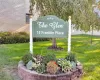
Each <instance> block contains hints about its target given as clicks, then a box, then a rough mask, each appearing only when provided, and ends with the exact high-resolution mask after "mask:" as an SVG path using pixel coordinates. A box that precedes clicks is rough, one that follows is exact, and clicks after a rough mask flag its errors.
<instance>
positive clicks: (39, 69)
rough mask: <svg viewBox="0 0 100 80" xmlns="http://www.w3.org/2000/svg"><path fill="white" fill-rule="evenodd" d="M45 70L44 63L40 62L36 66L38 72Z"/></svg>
mask: <svg viewBox="0 0 100 80" xmlns="http://www.w3.org/2000/svg"><path fill="white" fill-rule="evenodd" d="M45 70H46V66H45V64H41V65H40V66H38V67H37V68H36V71H37V72H38V73H45Z"/></svg>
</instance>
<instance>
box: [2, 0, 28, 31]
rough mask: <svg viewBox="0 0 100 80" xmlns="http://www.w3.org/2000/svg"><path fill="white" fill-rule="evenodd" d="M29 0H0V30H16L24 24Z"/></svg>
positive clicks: (24, 25)
mask: <svg viewBox="0 0 100 80" xmlns="http://www.w3.org/2000/svg"><path fill="white" fill-rule="evenodd" d="M26 13H29V0H0V31H16V30H20V29H23V30H24V28H25V27H26V26H27V25H26Z"/></svg>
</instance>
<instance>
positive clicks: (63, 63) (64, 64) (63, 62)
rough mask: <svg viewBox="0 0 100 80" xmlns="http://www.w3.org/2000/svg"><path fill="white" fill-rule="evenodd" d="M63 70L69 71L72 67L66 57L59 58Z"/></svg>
mask: <svg viewBox="0 0 100 80" xmlns="http://www.w3.org/2000/svg"><path fill="white" fill-rule="evenodd" d="M57 63H58V65H59V66H60V67H61V69H62V71H63V72H68V71H69V70H70V69H71V64H70V62H69V61H67V60H66V59H59V60H58V61H57Z"/></svg>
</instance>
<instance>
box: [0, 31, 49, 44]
mask: <svg viewBox="0 0 100 80" xmlns="http://www.w3.org/2000/svg"><path fill="white" fill-rule="evenodd" d="M48 40H49V39H48V38H34V39H33V41H34V42H37V41H48ZM27 42H29V34H28V33H26V32H18V33H11V32H0V44H13V43H27Z"/></svg>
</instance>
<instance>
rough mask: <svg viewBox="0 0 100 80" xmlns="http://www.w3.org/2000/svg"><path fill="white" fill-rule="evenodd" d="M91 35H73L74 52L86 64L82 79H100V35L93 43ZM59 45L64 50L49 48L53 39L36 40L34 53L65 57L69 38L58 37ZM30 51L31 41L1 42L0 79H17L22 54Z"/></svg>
mask: <svg viewBox="0 0 100 80" xmlns="http://www.w3.org/2000/svg"><path fill="white" fill-rule="evenodd" d="M90 38H91V37H90V36H88V35H76V36H72V52H74V53H75V54H76V57H77V59H78V60H79V61H80V62H81V63H82V64H83V66H84V75H83V77H82V80H100V74H99V73H100V37H98V36H93V43H92V44H91V43H90ZM57 43H58V46H60V47H62V48H64V50H63V51H54V50H47V47H48V46H50V45H51V44H52V43H51V41H45V42H35V43H34V54H41V55H45V54H46V53H47V52H53V53H55V55H56V57H57V58H64V57H65V56H66V54H67V39H57ZM28 52H29V43H22V44H0V80H16V79H15V78H17V79H18V77H15V75H12V73H15V72H16V71H17V64H18V62H19V61H20V60H21V58H22V56H24V55H25V54H26V53H28Z"/></svg>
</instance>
